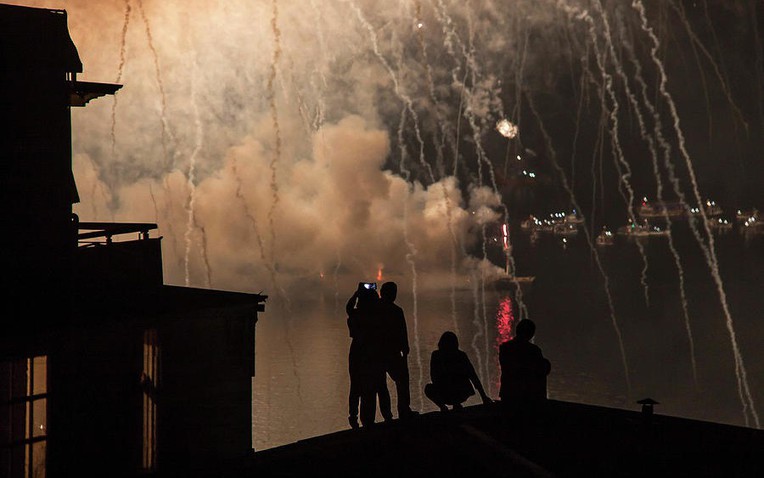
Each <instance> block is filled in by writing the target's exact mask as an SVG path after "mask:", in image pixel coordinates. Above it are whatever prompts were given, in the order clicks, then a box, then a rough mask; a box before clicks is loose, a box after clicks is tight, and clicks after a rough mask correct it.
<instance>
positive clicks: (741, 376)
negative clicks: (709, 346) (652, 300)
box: [631, 0, 761, 428]
mask: <svg viewBox="0 0 764 478" xmlns="http://www.w3.org/2000/svg"><path fill="white" fill-rule="evenodd" d="M631 6H632V8H634V9H635V10H636V11H637V12H638V13H639V17H640V20H641V21H642V24H641V26H642V30H643V31H644V32H645V33H646V34H647V35H648V36H649V37H650V40H651V41H652V47H651V49H650V54H651V57H652V60H653V63H654V64H655V66H656V68H657V69H658V72H659V74H660V82H659V90H660V93H661V96H662V97H663V99H664V100H665V101H666V104H667V105H668V107H669V110H670V112H671V117H672V119H673V122H674V124H673V126H674V131H675V133H676V135H677V138H678V140H679V151H680V152H681V155H682V158H683V159H684V161H685V164H686V165H687V170H688V173H689V176H690V182H691V185H692V191H693V194H694V195H695V199H696V201H697V203H698V204H699V205H700V208H699V209H700V216H701V218H702V221H703V226H704V228H705V232H706V234H707V237H708V246H707V247H704V254H705V255H706V258H707V261H708V265H709V268H710V269H711V276H712V277H713V279H714V282H715V283H716V288H717V291H718V293H719V300H720V302H721V305H722V310H723V311H724V317H725V326H726V327H727V331H728V333H729V336H730V342H731V345H732V353H733V357H734V360H735V378H736V379H737V384H738V385H737V388H738V396H739V397H740V402H741V403H742V405H743V416H744V418H745V421H746V424H748V421H749V417H748V413H749V412H750V414H751V416H752V417H753V420H754V423H755V425H756V427H757V428H760V427H761V425H760V423H759V415H758V413H757V412H756V406H755V404H754V401H753V397H752V396H751V391H750V388H749V385H748V373H747V371H746V369H745V365H744V363H743V357H742V355H741V353H740V349H739V347H738V343H737V336H736V333H735V327H734V323H733V321H732V315H731V314H730V311H729V305H728V303H727V295H726V293H725V292H724V285H723V283H722V279H721V275H720V273H719V264H718V261H717V259H716V251H715V249H714V236H713V234H712V232H711V230H710V229H709V226H708V217H707V216H706V212H705V208H703V206H702V204H703V202H702V199H701V196H700V191H699V189H698V182H697V179H696V177H695V170H694V168H693V166H692V161H691V160H690V155H689V153H688V152H687V148H686V146H685V140H684V135H683V133H682V129H681V126H680V120H679V113H678V112H677V108H676V104H675V103H674V100H673V97H672V96H671V94H670V93H669V92H668V90H667V87H666V85H667V83H668V77H667V75H666V71H665V69H664V68H663V63H662V62H661V61H660V59H659V58H658V50H659V48H660V41H659V40H658V37H657V36H656V35H655V32H654V31H653V28H652V27H651V26H650V24H649V22H648V20H647V14H646V12H645V6H644V4H643V3H642V1H641V0H633V1H632V3H631ZM690 223H691V224H693V232H694V233H695V235H696V239H700V237H699V235H698V234H697V230H696V228H695V226H694V222H693V220H692V219H690ZM702 242H703V241H702V239H701V240H700V241H699V243H701V244H702ZM749 409H750V410H749Z"/></svg>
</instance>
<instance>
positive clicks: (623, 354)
mask: <svg viewBox="0 0 764 478" xmlns="http://www.w3.org/2000/svg"><path fill="white" fill-rule="evenodd" d="M526 99H527V101H528V106H529V108H530V110H531V113H533V115H534V116H535V117H536V121H537V122H538V125H539V129H540V130H541V134H542V135H543V137H544V139H545V141H546V143H547V148H548V149H549V159H550V161H551V163H552V166H553V167H554V168H555V170H556V171H557V173H558V174H559V176H560V181H561V182H562V187H563V188H564V189H565V191H566V192H567V193H568V196H569V197H570V202H571V203H572V204H573V207H575V208H576V210H577V211H580V210H581V207H580V206H579V205H578V201H577V200H576V196H575V193H574V192H573V190H572V189H570V184H569V183H568V179H567V177H566V176H565V170H563V169H562V167H561V166H560V165H559V163H558V162H557V157H556V153H555V150H554V146H553V145H552V138H551V137H550V136H549V133H548V132H547V130H546V127H545V126H544V123H543V121H542V119H541V114H540V113H539V112H538V110H537V109H536V105H535V103H534V101H533V98H532V97H531V96H530V95H526ZM582 229H583V231H584V236H585V237H586V242H587V243H588V244H589V249H590V250H591V251H592V256H593V257H594V262H595V264H596V265H597V269H599V272H600V275H601V276H602V280H603V283H604V284H603V285H604V290H605V296H606V297H607V304H608V310H609V311H610V320H611V323H612V324H613V329H614V331H615V335H616V338H617V339H618V348H619V350H620V352H621V362H622V365H623V372H624V378H625V380H626V389H627V392H628V394H629V395H631V375H630V374H629V363H628V362H627V360H626V348H625V347H624V344H623V335H622V334H621V327H620V326H619V325H618V320H617V319H616V316H615V307H614V306H613V296H612V294H611V293H610V278H609V277H608V275H607V274H606V273H605V268H604V267H603V266H602V261H601V260H600V256H599V252H597V248H596V247H594V243H593V241H592V236H591V234H590V233H589V229H588V228H587V227H583V228H582Z"/></svg>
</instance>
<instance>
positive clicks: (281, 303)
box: [232, 158, 303, 402]
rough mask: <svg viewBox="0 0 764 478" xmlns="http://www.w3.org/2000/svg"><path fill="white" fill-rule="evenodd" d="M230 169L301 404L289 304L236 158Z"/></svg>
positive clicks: (299, 381)
mask: <svg viewBox="0 0 764 478" xmlns="http://www.w3.org/2000/svg"><path fill="white" fill-rule="evenodd" d="M232 169H233V176H234V178H235V179H236V188H235V190H234V194H235V195H236V198H237V199H239V200H240V201H241V204H242V206H243V207H244V217H246V218H247V221H248V222H249V224H250V226H252V231H253V232H254V234H255V242H256V243H257V247H258V250H259V252H260V260H261V261H262V263H263V265H264V266H265V268H266V269H267V270H268V273H269V275H270V277H271V284H272V285H273V289H274V290H275V291H276V297H277V298H278V299H280V300H278V301H276V304H277V305H278V307H279V311H280V313H281V317H284V318H285V319H284V321H283V322H284V341H285V343H286V344H287V347H288V348H289V357H290V359H291V360H292V374H293V375H294V377H295V381H296V384H297V396H298V397H299V399H300V402H302V401H303V397H302V388H301V380H300V375H299V373H298V367H297V358H296V352H295V348H294V344H293V343H292V333H291V332H292V321H291V317H292V313H291V303H290V301H289V297H288V296H287V294H286V291H285V290H284V289H283V288H282V287H281V285H280V284H279V280H278V276H277V274H276V270H275V269H274V268H273V266H272V263H271V262H269V261H268V260H267V259H266V256H265V245H264V244H263V238H262V236H261V235H260V227H259V225H258V222H257V218H255V216H254V214H253V212H252V211H251V210H250V208H249V203H248V202H247V199H246V198H245V197H244V192H243V191H242V186H243V184H242V180H241V176H240V175H239V171H238V167H237V166H236V158H234V159H233V161H232Z"/></svg>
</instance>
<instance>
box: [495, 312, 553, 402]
mask: <svg viewBox="0 0 764 478" xmlns="http://www.w3.org/2000/svg"><path fill="white" fill-rule="evenodd" d="M535 333H536V324H534V323H533V321H531V320H527V319H525V320H521V321H520V322H519V323H518V324H517V329H516V333H515V338H514V339H511V340H508V341H506V342H504V343H503V344H501V345H500V346H499V365H500V366H501V388H500V391H499V396H500V397H501V402H502V404H504V405H506V406H507V407H508V409H509V410H511V411H516V410H521V409H522V410H527V409H533V408H535V407H537V406H538V405H540V404H542V403H543V402H544V401H546V377H547V375H549V371H550V370H551V368H552V366H551V364H550V363H549V360H547V359H545V358H544V356H543V355H542V353H541V349H540V348H539V347H538V346H537V345H535V344H532V343H531V339H532V338H533V335H534V334H535Z"/></svg>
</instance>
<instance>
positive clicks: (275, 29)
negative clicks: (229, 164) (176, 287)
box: [266, 0, 281, 274]
mask: <svg viewBox="0 0 764 478" xmlns="http://www.w3.org/2000/svg"><path fill="white" fill-rule="evenodd" d="M271 6H272V17H271V32H272V34H273V57H272V58H271V66H270V70H269V74H268V85H267V87H266V90H267V92H268V102H269V106H270V111H271V121H272V122H273V130H274V136H275V138H274V142H275V145H274V151H273V157H272V159H271V162H270V165H269V166H270V170H271V193H272V194H273V196H272V201H271V207H270V209H269V210H268V225H269V226H270V232H271V249H270V251H271V254H270V262H271V269H273V271H274V272H273V274H275V263H276V224H275V218H274V217H275V213H276V207H277V206H278V203H279V186H278V182H277V173H278V164H279V161H280V160H281V128H280V126H279V112H278V108H277V107H276V91H275V85H274V82H275V81H276V74H277V68H278V64H279V58H280V57H281V30H280V29H279V24H278V21H279V5H278V0H273V2H272V3H271Z"/></svg>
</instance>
